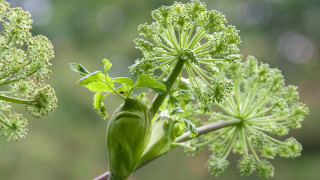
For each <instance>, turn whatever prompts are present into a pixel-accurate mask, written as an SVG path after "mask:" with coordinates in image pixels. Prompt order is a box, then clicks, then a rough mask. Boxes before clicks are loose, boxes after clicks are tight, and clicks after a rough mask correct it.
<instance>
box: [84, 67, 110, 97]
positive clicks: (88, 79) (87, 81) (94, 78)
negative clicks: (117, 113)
mask: <svg viewBox="0 0 320 180" xmlns="http://www.w3.org/2000/svg"><path fill="white" fill-rule="evenodd" d="M78 84H80V85H84V86H86V87H87V88H88V89H89V90H90V91H93V92H104V91H113V89H114V84H113V82H112V79H111V78H110V77H109V76H105V75H104V74H102V73H101V72H100V71H96V72H94V73H92V74H89V75H87V76H85V77H83V78H81V79H80V80H79V81H78Z"/></svg>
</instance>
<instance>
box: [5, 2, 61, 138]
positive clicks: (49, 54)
mask: <svg viewBox="0 0 320 180" xmlns="http://www.w3.org/2000/svg"><path fill="white" fill-rule="evenodd" d="M30 17H31V16H30V14H29V13H28V12H25V11H23V10H22V9H21V8H10V7H9V3H7V2H6V1H4V0H0V22H1V23H2V32H1V35H0V53H1V55H0V56H1V58H0V134H1V135H3V136H5V137H6V138H7V139H8V140H9V141H10V140H19V139H21V138H24V137H25V136H26V134H27V120H26V119H25V118H24V117H23V116H22V115H21V114H18V113H16V112H15V110H14V109H13V108H12V104H23V105H25V109H26V111H27V112H28V113H29V114H30V115H32V116H33V117H36V118H41V117H44V116H47V115H48V114H50V113H51V112H52V111H53V110H54V109H55V108H56V106H57V98H56V96H55V92H54V90H53V89H52V88H51V87H50V85H47V84H45V83H44V80H45V79H48V78H49V76H50V74H51V71H50V70H49V69H48V68H49V67H50V66H51V64H50V62H49V60H50V59H52V58H53V57H54V52H53V46H52V44H51V42H50V41H49V40H48V39H47V38H46V37H45V36H42V35H36V36H33V35H32V34H31V32H30V30H31V28H32V20H31V19H30Z"/></svg>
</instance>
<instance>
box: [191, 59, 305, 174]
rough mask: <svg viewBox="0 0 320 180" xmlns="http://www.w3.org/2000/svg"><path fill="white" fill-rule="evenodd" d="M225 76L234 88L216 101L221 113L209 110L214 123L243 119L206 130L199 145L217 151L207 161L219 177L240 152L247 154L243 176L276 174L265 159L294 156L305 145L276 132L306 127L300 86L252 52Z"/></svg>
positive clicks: (226, 72) (243, 162) (234, 64)
mask: <svg viewBox="0 0 320 180" xmlns="http://www.w3.org/2000/svg"><path fill="white" fill-rule="evenodd" d="M225 75H226V76H227V77H229V78H230V79H232V81H233V84H234V86H233V89H232V91H231V93H230V94H229V95H227V97H226V98H225V99H224V100H223V101H222V102H217V103H215V104H214V106H215V107H216V108H218V109H219V110H220V111H221V112H218V113H215V112H208V113H205V114H206V115H209V116H210V119H209V121H210V122H218V121H221V120H238V123H234V124H233V125H231V126H229V127H225V128H223V129H219V130H217V131H213V132H212V133H210V134H209V135H204V136H203V137H201V138H199V139H200V140H201V142H200V143H198V146H204V145H209V146H210V148H209V149H210V150H211V151H212V152H213V155H212V157H211V158H210V160H209V161H208V165H207V166H208V168H209V170H210V171H211V172H212V173H213V174H214V175H216V176H219V175H221V174H222V172H223V170H224V169H225V166H227V163H226V161H227V160H226V159H227V157H228V156H229V154H230V153H231V152H234V153H238V154H240V155H242V156H243V157H242V158H241V159H240V160H239V163H238V169H239V171H240V174H241V175H246V176H247V175H250V174H252V173H253V172H254V171H255V170H256V171H257V174H258V175H259V176H261V177H264V178H270V177H272V176H273V170H274V168H273V166H272V165H271V163H270V162H269V161H267V160H265V159H273V158H274V157H275V156H276V155H279V156H280V157H286V158H294V157H298V156H300V152H301V150H302V146H301V145H300V144H299V143H298V142H297V141H296V140H295V139H294V138H292V137H290V138H288V139H286V140H284V141H280V140H278V139H276V138H274V137H273V136H271V135H278V136H283V135H287V134H288V132H289V130H290V129H294V128H300V127H301V122H302V121H303V119H304V117H305V115H307V114H308V108H307V107H306V106H305V105H304V104H302V103H299V102H297V100H298V92H297V91H296V90H297V88H296V87H294V86H291V85H289V86H285V84H284V79H283V76H282V75H281V72H280V71H279V70H278V69H272V68H270V67H269V66H268V65H267V64H263V63H258V61H257V60H256V59H255V58H254V57H251V56H250V57H248V59H247V61H245V62H244V63H240V62H237V63H233V64H232V65H231V66H230V67H229V68H228V71H225ZM236 122H237V121H236ZM219 144H224V146H220V145H219ZM196 146H197V145H196ZM221 162H224V163H221ZM223 164H224V166H222V165H223ZM222 167H223V168H222Z"/></svg>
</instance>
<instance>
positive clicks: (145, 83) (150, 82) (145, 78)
mask: <svg viewBox="0 0 320 180" xmlns="http://www.w3.org/2000/svg"><path fill="white" fill-rule="evenodd" d="M134 87H146V88H149V89H151V90H153V91H154V92H156V93H159V94H162V93H164V92H166V90H167V88H166V86H165V85H164V84H163V83H161V82H159V81H157V80H155V79H152V78H151V77H150V75H147V74H141V75H140V76H139V77H138V80H137V82H136V84H135V85H134Z"/></svg>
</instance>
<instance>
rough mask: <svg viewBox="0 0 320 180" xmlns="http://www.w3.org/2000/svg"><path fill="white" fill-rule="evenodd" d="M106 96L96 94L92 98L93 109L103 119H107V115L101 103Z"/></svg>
mask: <svg viewBox="0 0 320 180" xmlns="http://www.w3.org/2000/svg"><path fill="white" fill-rule="evenodd" d="M105 97H106V96H105V95H104V94H102V93H96V94H95V95H94V98H93V107H94V109H95V110H96V111H97V113H98V114H100V115H101V116H102V117H103V118H107V117H108V116H109V114H108V113H107V112H106V109H105V107H104V103H103V102H102V101H103V100H104V98H105Z"/></svg>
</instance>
